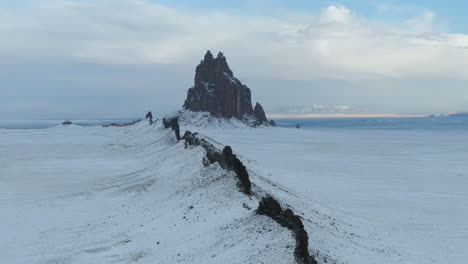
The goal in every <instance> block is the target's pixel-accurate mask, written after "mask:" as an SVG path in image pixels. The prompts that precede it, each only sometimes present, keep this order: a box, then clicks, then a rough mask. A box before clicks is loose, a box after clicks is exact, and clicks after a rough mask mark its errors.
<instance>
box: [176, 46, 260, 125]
mask: <svg viewBox="0 0 468 264" xmlns="http://www.w3.org/2000/svg"><path fill="white" fill-rule="evenodd" d="M184 108H185V109H188V110H191V111H194V112H200V111H204V112H209V113H210V114H211V115H212V116H215V117H223V118H231V117H235V118H237V119H243V118H244V117H245V116H252V115H254V110H253V108H252V100H251V92H250V89H249V88H248V87H247V86H245V85H244V84H242V83H241V82H240V81H239V80H238V79H237V78H235V77H234V75H233V73H232V71H231V69H230V68H229V65H228V64H227V62H226V57H225V56H224V55H223V53H221V52H219V53H218V55H217V56H216V58H214V57H213V55H212V54H211V52H210V51H207V52H206V54H205V57H204V59H203V60H202V61H201V62H200V64H199V65H198V66H197V68H196V70H195V81H194V86H193V87H192V88H190V89H189V90H188V92H187V99H186V100H185V103H184ZM260 109H261V111H260V110H259V113H258V114H259V116H260V117H261V120H259V121H261V122H264V121H265V122H266V121H267V120H266V116H265V113H264V112H263V108H262V107H261V106H260ZM262 113H263V114H262Z"/></svg>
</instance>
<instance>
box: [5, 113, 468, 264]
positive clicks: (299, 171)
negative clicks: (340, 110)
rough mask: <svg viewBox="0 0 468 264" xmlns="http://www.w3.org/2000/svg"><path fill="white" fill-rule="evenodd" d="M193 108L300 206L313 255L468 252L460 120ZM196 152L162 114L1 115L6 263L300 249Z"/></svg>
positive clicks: (237, 255)
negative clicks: (263, 121)
mask: <svg viewBox="0 0 468 264" xmlns="http://www.w3.org/2000/svg"><path fill="white" fill-rule="evenodd" d="M200 118H201V119H203V118H202V117H197V116H193V117H192V118H189V119H187V120H186V121H185V122H181V125H182V127H181V128H182V129H181V132H182V133H183V132H184V130H185V129H189V130H191V131H192V132H196V131H198V132H202V133H203V134H204V135H206V136H208V137H209V138H211V139H213V140H215V141H217V142H219V144H225V145H230V146H232V148H233V150H234V152H235V153H236V154H238V155H239V156H240V157H241V159H242V160H243V162H244V164H245V165H246V167H247V168H248V170H249V174H250V177H251V180H252V182H253V190H254V192H256V193H270V194H272V195H274V196H275V197H276V198H277V199H279V200H280V201H281V202H282V203H283V205H286V206H288V207H290V208H292V209H293V210H294V211H295V213H296V214H298V215H300V216H301V217H302V218H303V222H304V224H305V227H306V230H307V231H308V233H309V249H310V251H311V253H313V254H317V255H318V257H317V259H318V260H319V262H321V263H325V261H326V262H327V263H466V261H467V260H468V253H467V251H466V248H467V247H468V222H467V221H466V219H467V218H468V191H467V190H468V164H467V163H466V157H467V155H466V153H468V135H467V134H466V133H462V132H456V131H448V132H447V131H446V132H434V131H431V132H425V131H366V132H363V131H313V130H302V129H301V130H296V129H286V128H257V129H252V128H246V127H243V126H242V125H240V124H238V123H236V122H231V121H230V122H228V123H225V124H224V123H222V122H218V121H217V120H215V121H216V122H217V123H216V125H211V123H212V122H213V121H212V120H211V121H207V122H204V123H203V122H202V124H203V125H202V126H196V125H195V124H196V123H200V122H195V123H194V122H189V121H190V119H193V120H195V119H200ZM181 121H184V120H181ZM203 156H204V151H203V149H201V148H199V147H197V148H189V149H185V148H184V144H183V142H179V143H177V142H176V140H175V137H174V135H173V132H172V131H170V130H164V129H163V128H161V124H160V123H159V122H157V123H156V124H155V125H153V126H150V125H149V124H148V123H147V122H140V123H137V124H136V125H133V126H129V127H108V128H103V127H99V126H96V127H79V126H74V125H72V126H59V127H55V128H48V129H33V130H5V129H0V183H1V184H0V234H2V238H3V239H2V240H0V241H1V242H0V249H1V250H0V263H8V264H10V263H12V264H16V263H18V264H19V263H21V264H22V263H80V264H81V263H262V262H264V263H294V259H293V253H292V252H293V250H294V241H293V237H292V236H291V233H290V232H289V231H287V230H285V229H283V228H281V227H280V226H279V225H278V224H276V223H275V222H273V221H272V220H270V219H269V218H267V217H264V216H257V215H256V214H255V213H254V209H255V208H256V206H257V203H258V197H255V196H253V197H250V198H249V197H247V196H245V195H243V194H242V193H240V192H239V191H237V189H236V180H235V178H234V176H233V175H232V173H226V172H225V171H224V170H222V169H221V168H220V167H219V166H218V165H217V164H213V165H211V166H209V167H207V168H204V167H203V164H202V158H203ZM246 207H247V208H246ZM248 208H251V209H248Z"/></svg>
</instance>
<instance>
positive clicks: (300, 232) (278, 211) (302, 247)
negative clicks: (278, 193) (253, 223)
mask: <svg viewBox="0 0 468 264" xmlns="http://www.w3.org/2000/svg"><path fill="white" fill-rule="evenodd" d="M257 213H258V214H260V215H267V216H269V217H271V218H272V219H273V220H275V221H276V222H277V223H279V224H280V225H281V226H283V227H286V228H288V229H290V230H291V231H292V232H293V234H294V237H295V239H296V248H295V250H294V257H295V258H296V261H297V262H298V263H302V264H317V261H316V260H315V258H314V257H313V256H310V254H309V236H308V235H307V232H306V231H305V229H304V224H303V223H302V220H301V218H300V217H299V216H297V215H295V214H294V212H293V211H292V210H291V209H286V210H283V209H282V208H281V205H280V204H279V203H278V201H276V200H275V199H273V198H272V197H271V196H267V197H264V198H262V200H261V201H260V203H259V205H258V209H257Z"/></svg>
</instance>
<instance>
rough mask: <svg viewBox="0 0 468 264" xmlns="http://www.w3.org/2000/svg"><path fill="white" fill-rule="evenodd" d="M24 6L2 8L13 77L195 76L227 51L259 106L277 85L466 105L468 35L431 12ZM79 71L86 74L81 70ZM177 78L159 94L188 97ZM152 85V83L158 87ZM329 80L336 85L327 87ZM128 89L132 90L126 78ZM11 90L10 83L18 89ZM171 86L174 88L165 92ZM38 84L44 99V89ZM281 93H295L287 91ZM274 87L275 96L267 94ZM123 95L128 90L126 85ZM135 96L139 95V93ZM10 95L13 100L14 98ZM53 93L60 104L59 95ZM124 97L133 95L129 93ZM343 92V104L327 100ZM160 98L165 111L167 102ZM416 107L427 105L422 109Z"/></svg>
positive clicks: (69, 3)
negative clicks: (30, 73) (395, 15)
mask: <svg viewBox="0 0 468 264" xmlns="http://www.w3.org/2000/svg"><path fill="white" fill-rule="evenodd" d="M29 3H30V4H29V5H24V4H23V5H17V6H16V7H10V8H8V7H3V8H0V35H1V36H2V41H1V42H0V56H2V60H1V61H0V67H1V68H4V69H10V65H11V64H15V63H16V62H17V61H21V62H22V63H24V64H25V65H28V67H29V66H31V65H32V66H36V67H35V68H34V69H37V68H40V71H41V72H40V73H37V75H47V74H52V73H51V72H50V71H48V69H47V62H50V61H52V63H55V62H56V61H60V63H62V64H64V65H81V64H82V63H83V64H86V63H90V64H97V65H100V66H104V67H107V66H109V67H115V66H124V67H134V68H137V67H138V68H151V67H159V69H161V68H162V67H164V68H168V69H178V67H181V68H187V67H189V68H191V67H193V68H194V67H195V65H196V63H198V62H199V60H200V59H201V58H202V56H203V54H204V52H205V51H206V50H207V49H211V50H212V51H213V52H217V51H218V50H221V51H223V52H224V53H225V55H226V56H227V57H228V60H229V63H230V65H231V67H232V68H233V70H234V72H235V74H236V75H237V76H240V77H241V79H243V80H245V79H250V80H257V81H258V80H265V81H264V83H267V84H265V85H264V86H265V87H263V88H262V86H257V87H255V89H254V90H255V91H256V93H255V95H254V96H256V95H258V94H262V93H263V96H264V98H268V96H270V97H271V99H269V100H270V102H276V101H275V100H279V99H278V98H279V97H278V96H273V95H274V94H276V93H277V92H284V91H283V90H284V88H283V87H279V86H278V85H277V86H275V84H277V83H279V82H283V81H298V82H304V83H307V82H309V83H312V82H317V80H319V81H318V83H320V84H321V85H324V86H326V87H328V88H327V89H328V90H323V89H322V90H320V89H319V88H318V87H319V86H317V87H314V89H315V90H313V91H312V89H309V90H310V92H308V91H305V90H304V91H303V90H301V89H302V88H300V87H302V85H295V87H296V88H297V89H299V90H301V91H303V92H302V94H301V96H299V97H300V98H299V97H298V98H292V97H291V99H289V100H290V102H289V103H291V104H293V105H310V104H313V103H317V104H330V105H336V104H346V105H353V103H354V102H359V103H361V104H360V105H359V106H358V107H361V106H363V107H366V108H367V105H365V104H367V103H374V104H375V105H377V107H380V106H381V105H382V106H385V105H389V104H390V103H391V102H388V101H389V100H388V97H389V96H390V95H393V96H394V98H397V99H399V98H402V97H403V96H406V97H410V94H411V92H410V91H411V90H415V92H413V94H412V98H416V97H419V96H420V94H421V91H424V90H427V91H428V92H427V94H431V96H432V97H431V98H432V99H431V100H428V101H427V102H426V104H429V102H430V103H434V102H438V100H439V99H438V98H439V97H440V94H441V93H442V92H443V93H446V94H451V93H453V94H454V95H452V97H450V98H449V97H444V98H445V101H446V103H445V104H444V105H445V107H449V106H450V105H454V104H458V105H462V103H461V100H462V98H463V96H465V98H466V97H468V93H466V92H465V93H464V94H462V95H461V96H460V94H459V95H458V96H457V95H456V93H460V91H462V90H460V89H461V88H460V87H463V85H464V83H466V81H467V80H468V35H466V34H453V33H448V32H442V31H441V30H440V27H438V26H436V25H437V24H438V22H439V21H438V20H437V15H436V13H434V12H432V11H424V12H423V13H421V15H417V16H414V17H412V18H410V19H406V20H402V21H397V22H392V23H383V22H382V21H379V22H378V21H371V20H368V19H366V18H364V17H362V16H359V14H356V13H355V12H353V11H352V10H350V9H349V8H347V7H345V6H342V5H330V6H328V7H324V8H323V9H321V10H320V11H318V12H317V13H313V14H311V13H309V14H304V13H297V12H294V11H287V10H283V12H282V14H281V15H275V16H273V15H272V16H253V15H243V14H239V13H228V12H221V11H206V12H203V11H200V10H198V11H188V10H182V9H175V8H170V7H167V6H163V5H159V4H156V3H153V2H150V1H145V0H113V1H111V0H96V1H73V0H43V1H31V2H29ZM386 10H387V11H388V10H389V7H387V9H385V8H382V9H381V12H384V11H386ZM69 67H72V66H69ZM80 67H81V70H83V67H84V66H83V65H81V66H80ZM32 68H33V67H32ZM15 69H16V70H17V71H18V72H15V73H13V72H12V71H13V70H10V72H9V74H10V75H13V74H14V75H21V74H22V73H21V69H22V67H17V68H15ZM112 69H113V68H112ZM70 71H73V69H70V70H69V71H68V72H67V74H68V76H71V75H70ZM53 74H54V76H56V75H60V73H57V72H54V73H53ZM107 74H108V75H106V76H99V78H100V79H105V78H108V79H106V83H108V87H107V88H106V89H110V87H114V86H116V84H113V85H111V83H112V82H113V81H115V80H114V79H115V78H114V77H113V76H111V75H112V74H111V73H110V72H109V73H107ZM184 74H185V73H184ZM190 74H192V72H190ZM95 75H98V74H95ZM95 75H93V78H95ZM165 75H167V74H165ZM174 76H176V74H175V75H174ZM174 76H169V75H167V76H165V78H166V79H167V80H165V81H164V83H165V86H164V87H158V89H160V90H161V91H162V90H164V89H166V90H167V91H174V90H176V89H180V92H179V91H178V92H177V93H180V94H184V93H185V89H186V88H187V87H184V86H183V84H184V83H190V79H191V78H192V77H187V81H184V82H182V85H181V82H180V81H179V79H177V78H179V76H180V74H179V75H177V77H174ZM184 76H185V75H184ZM187 76H188V73H187ZM119 77H121V78H120V79H122V78H124V76H119ZM81 78H83V76H81ZM129 78H131V76H129ZM158 78H159V79H158V80H154V82H161V81H162V80H161V77H158ZM244 78H245V79H244ZM50 79H53V80H56V79H54V78H52V77H50ZM173 79H177V82H176V81H172V80H173ZM426 79H437V80H441V81H440V82H431V83H430V84H431V85H432V83H434V84H433V87H431V88H424V89H420V86H422V85H423V84H421V82H420V80H426ZM326 80H335V81H333V82H328V83H326V82H327V81H326ZM337 80H338V81H340V80H341V81H346V85H348V86H349V87H351V88H349V89H354V90H352V91H349V92H345V91H344V90H343V89H342V88H341V87H340V85H343V83H340V82H336V81H337ZM389 80H390V81H389ZM444 80H457V81H456V87H457V88H456V89H455V88H453V89H452V88H451V87H450V85H449V84H446V83H447V82H445V81H444ZM70 82H73V80H70ZM128 82H129V83H132V80H128ZM259 82H261V81H259ZM460 82H463V83H460ZM11 83H13V85H15V83H14V81H11ZM148 83H151V82H150V81H149V80H148ZM172 83H173V85H177V87H175V86H174V87H173V86H171V84H172ZM391 83H398V85H399V86H401V87H395V86H392V85H390V84H391ZM87 84H89V85H95V88H94V89H96V90H99V89H103V88H101V87H100V85H101V83H95V84H93V83H92V82H91V81H89V82H87ZM118 84H119V83H117V85H118ZM441 84H443V85H441ZM40 85H41V87H43V88H42V89H43V91H44V94H45V91H46V89H47V86H49V83H42V84H40ZM56 85H58V84H56ZM155 85H156V84H155ZM248 85H249V83H248ZM285 85H286V87H288V89H292V88H289V85H290V83H288V84H285ZM424 85H427V83H424ZM274 86H275V87H276V88H275V89H277V90H275V91H272V90H270V89H273V88H271V87H274ZM299 86H300V87H299ZM119 87H121V89H124V87H123V86H122V85H120V86H119ZM363 87H365V88H363ZM25 89H26V88H25ZM89 89H92V88H89ZM141 89H143V88H141ZM141 89H140V93H143V91H141ZM281 89H283V90H281ZM359 89H360V90H359ZM451 89H452V90H451ZM13 90H14V89H13V88H12V89H11V91H10V93H11V94H13V95H14V92H13ZM166 90H164V91H166ZM280 90H281V91H280ZM465 90H466V89H465ZM267 91H268V92H267ZM373 91H377V92H374V94H375V93H381V94H385V96H382V98H375V99H369V100H367V101H365V100H364V99H362V98H366V96H369V94H370V93H371V92H373ZM70 92H73V91H70ZM462 92H463V91H462ZM23 93H24V91H23ZM51 93H53V94H54V96H55V97H54V98H56V96H58V95H57V88H56V90H54V91H53V92H51ZM105 93H106V94H107V93H108V91H105ZM162 93H163V92H162ZM129 94H134V93H132V92H131V91H129ZM344 94H346V95H347V97H346V98H345V99H347V100H348V99H349V100H350V101H349V102H348V101H344V100H340V101H339V102H338V101H333V100H337V97H343V95H344ZM15 96H17V97H21V95H15ZM283 96H285V94H284V93H283ZM309 98H312V99H309ZM0 100H1V99H0ZM162 100H164V101H163V102H162V104H163V103H164V102H165V101H168V100H167V99H162ZM171 100H172V101H171V102H174V101H176V99H171ZM182 100H183V98H180V100H177V101H182ZM266 100H268V99H266ZM294 100H297V101H298V104H295V102H294ZM301 100H302V101H301ZM321 100H322V101H321ZM353 100H354V101H353ZM299 101H300V102H299ZM413 101H415V100H413ZM0 102H1V101H0ZM262 102H263V100H262ZM465 102H466V100H465ZM418 103H419V104H423V102H422V101H421V102H418ZM0 105H1V104H0ZM353 106H354V105H353ZM414 108H415V109H416V106H415V107H414ZM442 108H443V107H439V109H442ZM392 109H394V108H392ZM411 109H413V108H411Z"/></svg>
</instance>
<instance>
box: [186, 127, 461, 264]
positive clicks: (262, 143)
mask: <svg viewBox="0 0 468 264" xmlns="http://www.w3.org/2000/svg"><path fill="white" fill-rule="evenodd" d="M187 128H188V129H192V130H199V131H201V132H202V133H204V134H206V135H208V136H210V137H211V138H213V139H215V140H217V141H220V142H223V143H224V144H227V145H231V146H232V148H233V149H234V150H236V151H237V152H238V153H240V154H241V156H242V158H243V159H244V160H246V161H247V163H250V166H248V167H249V168H250V169H252V170H255V171H256V172H257V174H259V175H266V177H267V179H268V180H269V181H271V182H272V183H274V184H275V185H277V186H281V188H282V189H285V190H289V192H292V193H293V194H294V195H292V196H289V197H283V196H282V194H279V196H280V197H281V198H282V199H283V200H287V201H288V202H289V203H290V204H292V205H293V207H295V208H296V211H301V212H303V213H304V214H305V218H306V219H307V220H310V221H306V227H307V230H308V232H309V236H310V240H311V241H310V243H311V245H312V246H313V249H314V250H319V251H320V252H323V253H325V254H326V255H327V256H330V257H331V258H332V259H333V260H336V261H337V262H345V263H460V264H462V263H468V250H467V248H468V221H467V219H468V162H467V160H468V133H467V132H466V131H421V130H419V131H406V130H400V131H399V130H394V131H392V130H387V131H385V130H375V131H372V130H368V131H356V130H303V129H293V128H291V129H288V128H258V129H237V130H228V129H207V128H203V127H198V128H196V127H190V126H188V127H187Z"/></svg>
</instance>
